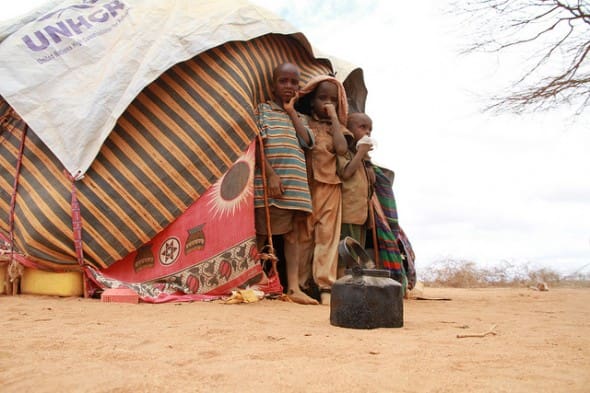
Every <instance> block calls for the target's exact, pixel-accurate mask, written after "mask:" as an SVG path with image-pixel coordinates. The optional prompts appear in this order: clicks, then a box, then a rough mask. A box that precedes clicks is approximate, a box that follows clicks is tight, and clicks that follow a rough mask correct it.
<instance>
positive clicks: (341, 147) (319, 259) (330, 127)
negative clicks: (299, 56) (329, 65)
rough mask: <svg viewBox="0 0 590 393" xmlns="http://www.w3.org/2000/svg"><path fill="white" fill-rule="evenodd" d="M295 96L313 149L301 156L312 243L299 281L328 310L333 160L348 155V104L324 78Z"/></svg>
mask: <svg viewBox="0 0 590 393" xmlns="http://www.w3.org/2000/svg"><path fill="white" fill-rule="evenodd" d="M300 95H301V100H300V106H299V107H300V108H301V112H302V113H305V114H307V115H308V116H307V122H308V124H309V127H310V128H311V130H312V131H313V133H314V137H315V146H314V148H313V149H311V150H309V151H308V153H307V158H308V161H307V162H308V165H307V167H308V172H309V178H310V180H309V186H310V190H311V196H312V205H313V214H312V215H311V218H310V222H309V228H308V229H309V234H310V239H311V241H313V243H312V242H311V241H310V242H309V243H308V245H309V247H308V249H307V251H306V253H304V254H303V255H302V257H301V262H302V264H303V265H302V266H300V277H301V284H302V285H305V284H306V281H307V279H308V278H309V276H310V275H311V276H312V277H313V279H314V281H315V283H316V285H317V286H318V288H319V290H320V294H321V295H320V296H321V302H322V304H329V303H330V290H331V288H332V284H333V283H334V281H336V275H337V267H338V242H339V240H340V222H341V221H340V220H341V208H342V200H341V198H342V192H341V180H340V178H339V177H338V175H337V173H336V157H337V156H338V155H343V154H345V153H346V151H347V150H348V148H347V143H346V139H345V138H344V134H343V132H344V131H345V129H346V128H345V126H344V124H345V123H346V115H347V111H348V104H347V101H346V93H345V90H344V86H343V85H342V83H340V82H339V81H338V80H337V79H336V78H334V77H331V76H328V75H321V76H317V77H315V78H312V79H311V80H310V81H309V82H308V83H307V84H306V85H305V86H304V87H303V88H302V89H301V93H300ZM310 261H311V263H310ZM310 267H311V274H310Z"/></svg>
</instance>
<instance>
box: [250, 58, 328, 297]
mask: <svg viewBox="0 0 590 393" xmlns="http://www.w3.org/2000/svg"><path fill="white" fill-rule="evenodd" d="M272 87H273V95H274V97H273V100H272V101H268V102H267V103H261V104H259V105H258V108H257V111H258V122H259V127H260V133H261V136H262V138H263V144H264V156H265V160H264V162H263V163H261V157H260V155H259V154H258V155H257V162H258V165H257V168H256V172H255V177H254V204H255V225H256V237H257V244H258V249H259V250H262V248H263V247H264V243H265V240H266V239H267V237H268V234H267V225H266V218H267V217H266V211H265V204H264V189H263V187H264V185H263V181H262V180H263V179H262V170H261V165H264V169H265V172H266V173H265V174H266V180H267V190H268V205H269V215H270V227H271V232H272V235H282V236H283V239H284V253H285V261H286V267H287V269H286V270H287V295H288V296H289V298H290V299H291V300H293V301H294V302H295V303H299V304H318V302H317V300H315V299H313V298H311V297H309V296H308V295H306V294H305V293H304V292H303V291H302V290H301V289H300V287H299V257H298V255H299V251H298V249H297V248H298V245H299V237H300V233H301V230H300V228H305V223H306V216H308V215H310V214H311V212H312V207H311V196H310V192H309V185H308V179H307V171H306V163H305V153H304V149H310V148H311V147H313V146H314V136H313V132H312V131H311V130H310V129H309V127H308V126H307V123H306V121H305V119H304V118H303V117H302V116H301V117H300V115H299V114H298V113H297V111H296V110H295V101H296V100H297V98H298V92H299V68H298V67H297V66H296V65H294V64H291V63H283V64H281V65H279V66H278V67H276V68H275V70H274V72H273V80H272Z"/></svg>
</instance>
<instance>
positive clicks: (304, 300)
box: [287, 289, 319, 305]
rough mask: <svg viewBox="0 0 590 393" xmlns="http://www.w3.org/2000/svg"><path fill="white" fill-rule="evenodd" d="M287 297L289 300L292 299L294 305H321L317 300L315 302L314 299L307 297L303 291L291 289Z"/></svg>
mask: <svg viewBox="0 0 590 393" xmlns="http://www.w3.org/2000/svg"><path fill="white" fill-rule="evenodd" d="M287 296H289V299H291V300H292V301H293V302H294V303H298V304H313V305H316V304H319V303H318V301H317V300H315V299H314V298H312V297H309V296H307V295H306V294H305V293H303V292H302V291H294V290H292V289H291V290H289V292H288V293H287Z"/></svg>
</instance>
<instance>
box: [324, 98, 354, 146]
mask: <svg viewBox="0 0 590 393" xmlns="http://www.w3.org/2000/svg"><path fill="white" fill-rule="evenodd" d="M325 108H326V112H327V113H328V115H329V116H330V120H331V122H332V127H331V128H332V140H333V142H334V151H335V152H336V154H338V155H339V156H343V155H344V154H345V153H346V152H347V151H348V144H347V143H346V138H345V137H344V134H343V133H342V126H341V125H340V120H339V119H338V114H337V113H336V107H335V106H334V105H332V104H326V106H325Z"/></svg>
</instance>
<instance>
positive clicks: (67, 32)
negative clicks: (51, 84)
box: [22, 0, 128, 63]
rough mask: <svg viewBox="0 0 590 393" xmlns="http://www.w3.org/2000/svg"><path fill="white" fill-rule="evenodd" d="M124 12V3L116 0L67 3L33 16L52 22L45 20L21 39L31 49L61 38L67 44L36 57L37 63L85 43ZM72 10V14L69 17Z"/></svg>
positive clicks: (48, 45) (45, 46)
mask: <svg viewBox="0 0 590 393" xmlns="http://www.w3.org/2000/svg"><path fill="white" fill-rule="evenodd" d="M127 11H128V10H127V7H126V5H125V3H123V2H121V1H120V0H107V1H102V2H101V1H99V0H85V1H83V2H82V3H81V4H73V5H70V6H68V7H65V8H62V9H59V10H57V11H53V12H51V13H49V14H46V15H44V16H42V17H41V18H39V19H37V23H41V22H49V21H50V20H54V21H55V22H54V23H51V24H49V23H48V24H47V25H45V26H44V27H42V28H40V29H38V30H36V31H35V32H34V33H32V34H26V35H25V36H24V37H22V40H23V42H24V43H25V45H26V46H27V47H28V48H29V49H30V50H31V51H34V52H40V51H44V50H46V49H48V48H51V47H52V46H54V45H59V44H61V43H62V41H64V39H66V40H67V41H68V43H70V45H69V46H66V47H65V48H60V49H59V50H54V51H53V52H52V53H50V54H49V55H47V56H44V57H42V58H38V59H37V61H38V62H39V63H44V62H46V61H50V60H52V59H53V58H55V56H60V55H61V54H63V53H67V52H69V51H71V50H72V49H73V48H74V47H76V46H80V42H81V41H83V42H86V41H89V40H90V39H92V38H94V37H97V36H99V35H102V34H105V33H107V32H109V31H110V30H111V29H112V28H113V27H114V26H116V25H117V24H118V23H120V21H121V20H122V19H123V18H124V17H125V16H126V15H127ZM72 13H75V15H73V16H72ZM68 16H69V17H68Z"/></svg>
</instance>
